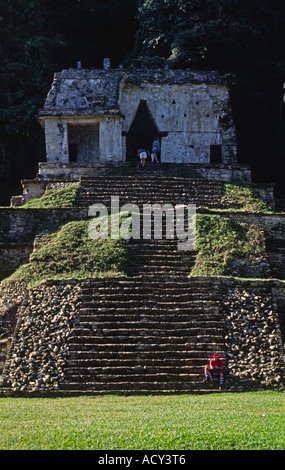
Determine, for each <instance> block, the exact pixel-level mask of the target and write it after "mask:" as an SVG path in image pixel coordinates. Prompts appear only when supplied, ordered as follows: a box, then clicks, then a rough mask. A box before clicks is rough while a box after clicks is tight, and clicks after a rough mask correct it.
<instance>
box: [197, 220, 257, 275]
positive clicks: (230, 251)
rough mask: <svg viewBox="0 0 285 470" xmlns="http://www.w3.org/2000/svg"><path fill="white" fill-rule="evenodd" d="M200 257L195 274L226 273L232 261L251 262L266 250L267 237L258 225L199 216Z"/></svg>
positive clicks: (198, 250) (198, 244)
mask: <svg viewBox="0 0 285 470" xmlns="http://www.w3.org/2000/svg"><path fill="white" fill-rule="evenodd" d="M196 249H197V256H196V261H195V265H194V267H193V269H192V271H191V276H226V275H230V274H231V264H230V263H231V262H232V261H233V260H237V259H246V260H247V261H248V262H249V263H250V261H251V259H254V258H255V257H256V256H258V255H259V254H261V253H264V252H265V238H264V234H263V232H262V231H261V229H260V228H259V227H258V226H256V225H249V224H245V223H239V222H235V221H232V220H230V219H228V218H227V217H222V216H219V215H201V214H199V215H197V227H196Z"/></svg>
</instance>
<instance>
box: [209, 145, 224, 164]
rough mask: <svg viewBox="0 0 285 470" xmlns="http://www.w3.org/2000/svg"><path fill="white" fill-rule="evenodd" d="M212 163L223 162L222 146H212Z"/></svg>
mask: <svg viewBox="0 0 285 470" xmlns="http://www.w3.org/2000/svg"><path fill="white" fill-rule="evenodd" d="M210 163H222V146H221V145H211V146H210Z"/></svg>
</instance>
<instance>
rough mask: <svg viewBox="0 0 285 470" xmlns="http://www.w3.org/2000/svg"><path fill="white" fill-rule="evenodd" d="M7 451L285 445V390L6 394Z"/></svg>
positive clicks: (0, 401) (3, 445)
mask: <svg viewBox="0 0 285 470" xmlns="http://www.w3.org/2000/svg"><path fill="white" fill-rule="evenodd" d="M0 414H1V432H0V436H1V437H0V449H1V450H7V449H8V450H20V449H22V450H80V449H85V450H150V449H151V450H235V449H238V450H284V449H285V394H284V393H282V392H250V393H241V394H238V393H233V394H225V393H220V394H218V393H217V394H209V395H175V396H131V397H123V396H102V397H100V396H99V397H76V398H0Z"/></svg>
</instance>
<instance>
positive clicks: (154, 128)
mask: <svg viewBox="0 0 285 470" xmlns="http://www.w3.org/2000/svg"><path fill="white" fill-rule="evenodd" d="M38 120H39V122H40V123H41V125H42V126H43V128H44V130H45V142H46V162H45V163H43V164H42V165H41V164H40V173H41V172H42V176H43V177H44V172H45V168H47V167H48V169H49V170H48V171H49V172H51V171H52V168H53V169H54V172H55V174H56V173H57V171H58V169H59V168H63V167H64V168H66V169H68V168H73V170H74V171H76V170H75V169H76V167H77V168H79V167H80V168H81V171H83V170H82V169H83V168H84V167H85V168H88V167H90V166H92V165H97V164H108V163H111V164H116V163H118V162H135V161H138V156H137V152H138V149H139V148H140V147H146V148H147V149H148V150H151V145H152V141H153V139H154V138H155V137H158V138H159V140H160V146H161V155H160V161H161V163H193V164H201V165H203V164H206V165H209V164H221V165H232V164H237V145H236V133H235V126H234V122H233V118H232V112H231V106H230V100H229V90H228V87H227V84H226V83H225V82H224V81H223V80H222V79H221V77H220V75H219V74H218V72H215V71H213V72H205V71H203V72H200V71H192V70H170V69H158V70H150V69H128V70H127V69H123V68H118V69H111V68H110V63H109V61H108V60H105V61H104V66H103V68H102V69H91V70H86V69H82V68H81V66H80V65H79V66H78V67H77V69H68V70H63V71H62V72H60V73H56V74H55V75H54V80H53V83H52V86H51V89H50V91H49V93H48V96H47V98H46V101H45V104H44V106H43V108H42V109H41V110H39V113H38ZM87 171H88V170H87ZM83 173H84V171H83Z"/></svg>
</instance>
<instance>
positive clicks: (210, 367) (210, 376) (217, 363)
mask: <svg viewBox="0 0 285 470" xmlns="http://www.w3.org/2000/svg"><path fill="white" fill-rule="evenodd" d="M223 368H224V364H223V361H222V360H221V359H220V358H219V355H218V354H217V353H215V354H213V359H211V360H210V361H209V364H207V365H206V366H205V382H208V381H210V382H212V381H213V380H214V379H215V377H217V378H219V381H220V388H221V387H222V385H223V383H224V373H223Z"/></svg>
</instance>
